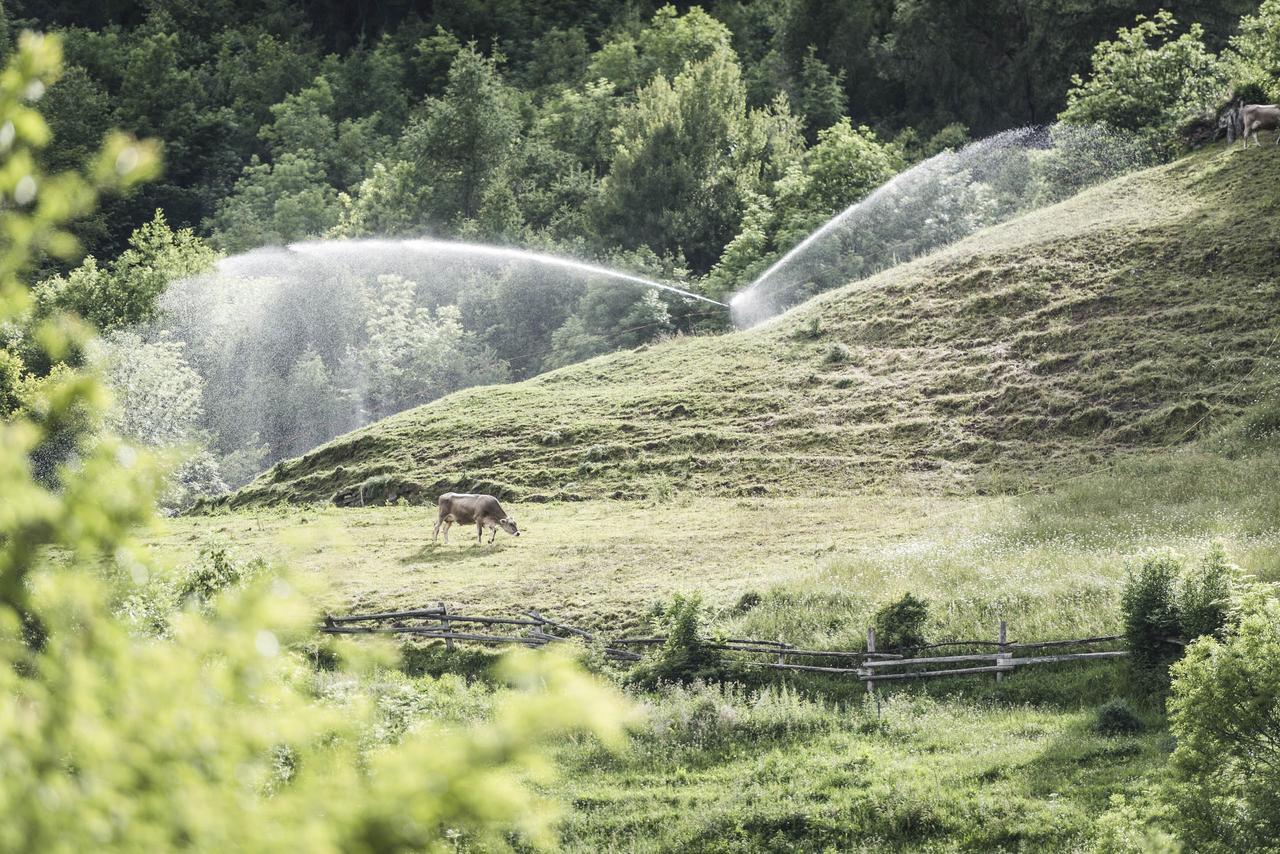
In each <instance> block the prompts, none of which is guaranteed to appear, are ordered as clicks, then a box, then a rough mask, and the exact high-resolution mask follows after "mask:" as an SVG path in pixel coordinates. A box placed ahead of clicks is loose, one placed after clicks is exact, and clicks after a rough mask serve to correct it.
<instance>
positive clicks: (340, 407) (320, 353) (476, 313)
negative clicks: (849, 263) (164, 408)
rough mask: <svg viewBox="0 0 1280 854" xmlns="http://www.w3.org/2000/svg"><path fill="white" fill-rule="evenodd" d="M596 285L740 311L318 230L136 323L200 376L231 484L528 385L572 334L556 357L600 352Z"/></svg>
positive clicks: (231, 262) (191, 289)
mask: <svg viewBox="0 0 1280 854" xmlns="http://www.w3.org/2000/svg"><path fill="white" fill-rule="evenodd" d="M589 294H594V297H593V299H594V303H593V304H594V305H596V306H601V305H605V306H607V307H608V310H611V311H616V312H618V313H619V316H624V314H623V313H624V312H626V311H628V310H633V311H637V312H639V314H638V317H640V318H641V321H639V322H641V323H643V321H644V320H647V319H654V320H655V321H656V322H655V323H654V325H655V326H657V325H660V324H663V323H668V322H670V321H669V315H668V314H667V307H665V306H663V305H662V304H661V303H662V302H668V303H670V302H671V301H673V300H689V301H697V302H700V303H710V304H711V305H712V306H714V307H715V308H714V309H708V310H709V311H711V312H713V313H719V312H721V311H725V312H727V310H728V306H727V305H725V304H724V303H722V302H719V301H717V300H714V299H710V298H708V297H705V296H703V295H701V294H697V293H693V292H691V291H688V290H684V289H683V288H680V287H677V286H675V285H671V284H667V283H665V282H660V281H655V280H653V279H650V278H646V277H644V276H638V275H635V274H633V273H629V272H623V271H621V270H615V269H611V268H609V267H605V266H601V265H599V264H592V263H587V262H585V261H579V260H576V259H573V258H566V257H560V256H556V255H550V254H545V253H540V252H530V251H526V250H523V249H513V248H509V247H502V246H488V245H484V244H477V243H461V242H453V241H447V240H430V239H403V240H392V239H366V240H315V241H306V242H300V243H293V244H291V245H289V246H273V247H263V248H259V249H254V250H252V251H249V252H244V253H241V254H239V255H233V256H230V257H228V258H224V259H222V260H221V261H220V262H219V263H218V265H217V267H216V268H215V269H214V270H212V271H210V272H209V273H207V274H204V275H200V276H195V277H192V278H189V279H184V280H181V281H178V282H174V283H173V284H172V285H170V286H169V288H168V289H167V290H166V292H165V294H164V295H163V296H162V297H161V300H160V312H159V317H158V319H157V320H156V321H155V322H154V323H152V324H151V325H149V326H148V327H147V328H145V329H139V330H136V332H137V333H139V334H140V335H141V336H142V337H143V339H144V341H145V342H146V343H147V344H148V345H154V346H159V347H170V348H174V347H176V348H177V351H178V352H179V353H180V357H179V358H180V359H181V361H182V363H183V365H184V366H185V368H189V370H190V372H191V374H193V375H194V376H195V377H197V378H198V383H197V384H198V387H199V397H200V399H201V400H200V403H201V405H200V406H199V409H200V416H199V418H200V423H199V425H198V426H199V429H200V431H201V432H202V433H203V434H204V435H206V436H208V437H209V438H210V443H211V445H212V446H213V449H214V451H215V454H216V456H218V457H219V459H220V460H222V463H220V465H221V470H222V474H223V476H224V478H225V480H226V481H227V482H228V483H230V484H231V485H233V486H234V485H237V484H239V483H242V482H243V481H244V480H245V479H246V478H247V477H248V476H251V475H252V474H254V473H256V472H258V471H261V470H262V469H263V468H265V467H267V466H269V465H271V464H272V463H274V462H275V461H277V460H279V459H285V458H288V457H292V456H297V455H299V454H302V453H305V452H307V451H309V450H311V449H312V448H314V447H316V446H317V445H319V444H321V443H323V442H324V441H326V440H328V439H330V438H332V437H334V436H337V435H339V434H341V433H344V432H347V431H348V430H352V429H355V428H357V427H360V426H362V425H364V424H368V423H370V422H372V421H375V420H378V419H380V418H383V417H386V416H388V415H392V414H394V413H396V412H399V411H402V410H404V409H408V408H411V407H413V406H416V405H418V404H422V403H427V402H430V401H432V400H435V399H436V398H438V397H441V396H442V395H445V394H448V393H450V392H452V391H455V390H458V389H462V388H467V387H469V386H476V385H485V384H490V383H498V382H506V381H510V380H518V379H524V378H526V377H529V376H532V375H534V374H536V373H538V372H540V371H541V370H544V369H545V368H546V367H547V366H548V364H556V363H555V362H553V361H551V360H552V358H554V357H559V358H560V360H561V361H560V362H559V363H561V364H562V363H563V359H564V358H566V357H564V356H559V354H558V353H557V351H555V350H554V347H555V344H556V334H557V332H559V330H561V329H562V328H566V327H567V328H568V329H569V334H567V335H565V336H563V337H565V338H566V340H568V341H569V342H570V343H568V344H566V345H564V347H563V350H562V351H560V352H563V353H567V354H570V355H569V356H568V357H567V358H573V354H575V353H577V352H585V355H593V353H592V352H591V351H590V349H589V346H585V347H584V345H582V344H581V343H579V342H581V341H582V340H584V339H586V340H587V342H588V345H590V344H591V340H590V338H589V336H588V335H584V334H583V333H581V332H578V333H576V334H577V336H578V337H577V339H575V338H574V337H573V336H574V334H575V333H574V332H573V328H572V327H573V324H572V323H570V322H569V321H570V320H571V319H575V318H577V315H576V314H575V312H576V311H577V310H578V307H579V305H580V304H581V301H582V300H583V299H585V298H586V296H587V295H589ZM648 294H664V295H665V296H664V298H663V300H661V301H660V300H657V299H654V298H653V297H648V296H647V295H648ZM642 295H645V299H641V298H640V297H641V296H642ZM650 303H652V304H650ZM628 306H630V307H631V308H630V309H628ZM646 312H648V313H646ZM695 316H697V315H695ZM579 323H580V321H579ZM636 328H638V329H644V328H645V327H643V326H638V327H636ZM632 331H633V330H632V329H627V330H624V332H627V333H630V332H632ZM634 337H635V336H633V338H634ZM629 340H632V339H626V340H624V341H622V342H621V343H622V345H623V346H626V345H627V341H629ZM574 347H578V348H580V350H575V349H573V348H574ZM597 351H598V345H597ZM585 355H584V356H581V357H585ZM581 357H580V358H581Z"/></svg>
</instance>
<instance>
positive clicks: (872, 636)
mask: <svg viewBox="0 0 1280 854" xmlns="http://www.w3.org/2000/svg"><path fill="white" fill-rule="evenodd" d="M875 651H876V630H875V627H874V626H867V652H875ZM872 672H874V671H872ZM867 693H868V694H870V695H872V696H875V693H876V683H875V680H873V679H868V680H867Z"/></svg>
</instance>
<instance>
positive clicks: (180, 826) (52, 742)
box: [0, 33, 626, 851]
mask: <svg viewBox="0 0 1280 854" xmlns="http://www.w3.org/2000/svg"><path fill="white" fill-rule="evenodd" d="M59 45H60V42H59V40H58V39H57V38H56V37H54V36H47V37H40V36H36V35H34V34H31V33H24V34H23V36H22V38H21V40H20V42H19V44H18V47H17V49H16V51H14V52H13V53H12V55H11V58H10V62H9V64H8V67H7V69H6V70H5V71H4V73H3V74H0V126H4V127H7V128H10V129H11V130H12V132H11V134H10V137H11V138H10V139H9V140H8V143H7V145H6V146H5V147H4V150H3V151H0V176H3V177H0V184H3V185H4V187H3V189H4V193H5V196H6V199H10V200H11V199H13V198H14V196H15V195H17V196H18V198H19V199H20V200H21V197H22V196H23V194H26V193H29V194H30V195H31V196H32V199H29V200H27V201H28V202H32V203H30V204H28V203H27V202H21V203H19V204H9V203H6V204H5V205H3V206H2V207H0V245H3V247H4V251H3V252H0V327H5V326H6V325H7V324H11V323H20V322H21V321H22V318H23V316H24V312H25V310H26V309H27V307H28V306H29V305H30V296H29V293H28V288H27V285H26V283H25V282H24V281H23V279H22V271H23V270H25V269H27V268H28V267H29V264H30V262H31V260H32V259H33V258H35V257H41V256H42V253H45V252H48V253H51V254H52V255H53V256H54V257H56V258H58V259H60V260H66V259H67V257H68V256H69V255H71V254H72V252H73V251H74V246H75V241H74V239H73V238H72V236H71V235H70V234H68V233H67V232H65V231H63V230H62V227H63V226H65V225H66V223H67V222H69V221H71V220H72V219H75V218H77V217H82V216H85V215H87V214H89V213H90V212H91V209H92V207H93V201H94V199H95V198H96V194H97V190H98V189H109V188H113V187H115V188H120V189H126V188H128V186H130V185H131V184H133V183H135V182H136V180H137V179H139V178H144V177H146V176H147V175H149V174H154V172H155V168H156V156H155V149H156V146H154V145H151V144H146V143H138V142H135V141H132V140H129V139H127V138H125V137H122V136H113V137H111V138H110V139H109V140H108V143H107V145H106V146H104V150H103V151H102V153H101V154H100V155H99V156H98V157H96V158H95V159H94V162H93V163H92V164H91V165H90V170H91V176H90V177H91V179H92V180H89V179H86V178H85V177H82V176H80V175H78V174H74V173H63V174H60V175H56V176H46V175H44V174H43V173H42V171H41V170H40V168H39V167H38V165H37V164H38V162H39V161H38V158H37V155H38V154H39V149H40V148H41V147H42V146H43V145H44V143H45V142H47V140H48V138H49V133H48V128H47V126H46V124H45V122H44V120H43V119H42V118H41V116H40V115H39V113H37V112H36V111H35V110H34V108H32V107H30V106H28V102H30V101H34V100H36V99H38V98H39V96H40V93H41V92H43V91H44V89H45V88H46V87H47V86H49V85H50V84H52V83H53V82H54V81H55V80H56V78H57V75H58V71H59V68H60V57H61V54H60V49H59ZM15 184H16V185H17V186H16V190H17V192H16V193H15V187H14V185H15ZM37 192H38V194H39V198H38V201H34V198H35V195H36V193H37ZM80 338H81V335H80V333H78V332H77V327H74V326H73V325H70V324H53V325H50V326H49V327H47V328H46V329H45V330H44V331H43V332H42V334H41V335H40V336H38V346H40V347H41V348H42V349H43V351H44V352H42V353H41V356H42V357H43V358H51V357H52V356H53V355H55V354H57V353H65V352H68V350H69V349H71V348H72V346H73V345H74V346H75V347H79V346H80V345H82V344H83V341H82V340H78V339H80ZM104 398H105V395H104V393H103V389H102V387H101V385H100V384H99V382H98V381H97V379H96V378H95V377H94V376H93V375H91V374H88V373H85V372H82V371H78V370H75V369H73V368H70V367H67V368H66V369H65V370H64V371H62V372H59V373H55V374H51V376H50V378H49V379H48V380H47V381H46V384H45V396H44V403H45V406H44V408H43V411H42V412H41V419H40V420H39V421H38V422H37V421H33V420H30V419H29V418H26V417H17V418H13V419H10V420H6V421H3V422H0V495H2V496H4V498H3V501H4V508H5V510H4V512H0V767H3V768H4V773H3V774H0V804H3V805H4V808H5V810H4V811H5V821H4V822H3V823H2V824H0V851H50V850H85V851H89V850H93V851H152V850H171V849H178V848H182V849H191V850H205V851H209V850H229V851H239V850H244V851H257V850H279V849H288V848H299V847H307V848H314V849H316V850H325V851H339V850H341V851H371V850H379V851H407V850H414V851H424V850H431V851H437V850H445V849H457V848H464V849H468V850H499V849H507V848H510V847H511V846H512V845H520V846H522V847H529V846H534V847H539V846H540V847H548V848H549V847H551V846H552V844H553V842H554V839H553V833H554V816H553V815H552V814H551V811H549V810H548V809H547V806H548V805H547V804H546V803H545V802H544V801H543V799H541V798H539V797H538V796H536V795H535V794H534V793H533V792H532V791H531V789H530V788H529V787H528V785H527V784H526V782H537V781H539V780H540V779H541V780H545V772H546V770H547V768H548V767H549V766H548V765H547V763H546V761H545V759H544V758H543V757H542V755H541V750H540V749H539V748H538V747H537V745H538V744H539V743H540V742H545V740H546V738H547V737H548V736H550V735H552V734H553V733H557V732H564V731H566V730H569V729H578V730H583V731H595V732H599V733H600V734H601V735H604V736H606V737H616V736H617V735H619V734H620V729H619V726H620V721H622V720H623V719H624V716H625V714H626V711H625V707H623V706H622V705H621V704H620V703H619V702H618V701H617V700H616V698H613V696H612V695H611V694H610V693H608V692H605V691H603V689H602V688H601V687H600V686H599V685H597V684H596V683H594V682H591V681H590V680H587V679H586V678H585V677H584V676H583V674H582V673H581V672H580V671H579V670H578V669H577V668H575V667H573V666H571V665H569V664H568V663H567V662H566V661H565V660H564V659H563V657H562V656H560V655H558V654H555V653H551V654H547V653H543V654H537V655H521V656H511V657H508V659H507V660H506V663H505V664H504V666H503V671H502V672H501V673H500V674H499V678H500V679H501V680H503V681H504V682H506V683H508V684H510V685H512V686H513V687H517V688H523V689H526V690H525V691H524V692H522V696H521V697H520V698H519V699H517V700H515V701H513V702H506V703H501V704H498V705H497V706H496V707H495V709H494V712H493V716H492V719H491V720H489V721H488V722H486V723H484V724H483V725H480V726H477V727H474V728H458V729H456V730H451V731H449V732H439V731H433V732H429V733H428V732H415V733H408V734H406V735H405V736H404V738H403V739H402V740H401V743H400V744H399V745H398V746H397V747H396V748H395V749H386V748H382V749H379V748H378V747H377V746H375V745H370V744H369V742H368V733H369V730H370V729H371V727H372V725H373V724H374V723H375V722H376V718H375V716H374V714H373V710H372V709H371V708H370V707H369V704H367V703H351V704H348V705H347V706H346V707H344V708H341V709H334V708H326V707H325V706H323V705H321V704H318V703H316V702H315V693H314V691H313V685H312V684H311V682H310V680H309V678H308V677H309V673H308V670H307V667H306V665H305V662H304V660H303V659H302V657H301V656H299V655H298V654H297V653H296V652H295V651H294V649H293V646H292V645H293V644H294V643H296V642H298V641H299V640H301V639H303V638H312V637H314V603H313V602H309V601H307V600H306V599H305V598H304V597H303V596H302V595H301V594H300V593H299V591H298V588H297V585H296V584H290V583H286V581H285V580H284V579H280V578H270V579H269V578H259V579H256V580H254V581H252V582H250V583H247V584H244V585H240V584H239V583H232V584H230V585H228V584H227V581H228V579H230V578H233V577H235V576H237V575H238V572H237V571H236V570H234V569H232V566H231V564H229V563H228V562H227V561H226V560H225V559H219V560H218V561H217V562H215V563H214V564H212V565H210V566H209V567H205V568H204V569H202V570H200V571H199V572H197V573H195V574H193V575H192V576H190V577H188V578H187V579H186V580H185V581H184V584H185V585H186V586H187V587H188V588H189V589H190V590H191V591H192V592H200V591H205V592H212V591H215V590H217V589H219V588H221V592H217V593H214V595H213V597H212V601H211V602H210V603H209V604H210V609H209V610H210V614H205V613H202V612H201V609H191V610H190V611H187V612H184V613H182V614H181V615H179V616H178V617H177V618H175V619H174V621H173V624H174V625H173V635H174V640H173V642H170V641H167V640H156V639H152V638H142V639H140V638H137V637H135V636H133V635H132V634H131V632H130V631H129V626H128V623H127V622H126V621H124V620H121V619H119V618H118V617H117V616H116V614H115V613H114V612H113V610H112V608H111V607H110V605H111V603H112V602H113V601H118V600H119V599H120V598H122V596H123V594H124V593H126V592H127V591H128V584H129V583H131V581H132V579H139V580H140V579H143V578H146V577H147V576H148V574H149V571H150V568H149V567H148V566H147V565H146V563H145V559H146V553H145V552H144V551H143V550H141V549H138V548H137V547H136V545H135V544H134V543H133V542H132V539H131V537H130V534H129V532H130V531H132V530H134V529H136V528H137V527H139V526H141V525H144V524H146V523H148V522H151V521H153V519H154V497H155V493H156V490H157V489H158V488H159V486H160V478H159V477H158V476H157V475H156V473H155V470H154V468H153V467H152V466H151V465H150V464H149V462H148V461H147V459H146V458H145V457H144V456H140V455H136V454H132V453H130V452H128V451H126V450H125V449H124V448H122V446H121V445H120V444H119V442H118V441H116V440H115V438H114V437H112V436H110V435H109V434H107V433H106V432H105V431H99V430H97V429H96V427H97V425H98V424H99V423H100V422H101V415H102V404H103V401H104ZM78 413H85V414H86V415H85V417H84V419H83V420H81V419H80V418H77V417H73V416H76V415H77V414H78ZM59 430H60V431H62V435H63V436H64V437H65V440H66V444H67V447H68V448H70V449H72V450H73V451H74V452H75V462H76V464H75V465H69V466H65V467H63V468H62V469H61V470H60V471H59V472H58V486H57V488H51V487H50V486H48V485H47V484H46V483H41V482H39V481H37V480H36V479H35V478H34V477H33V466H32V465H31V459H30V457H31V454H32V452H33V451H35V450H36V449H37V448H39V447H41V446H42V445H43V444H44V443H46V442H47V441H48V439H49V436H50V435H51V433H53V432H54V431H59ZM14 508H19V509H20V510H15V509H14ZM104 565H105V566H107V567H112V568H114V569H115V572H103V571H101V569H102V567H103V566H104ZM113 580H114V581H115V582H116V585H115V587H113V586H111V582H112V581H113ZM24 626H33V627H37V628H38V629H39V640H40V642H39V643H38V644H33V643H30V642H28V641H26V640H25V639H24V637H23V628H24ZM33 634H34V632H28V633H27V635H28V637H30V636H32V635H33ZM348 653H349V654H350V656H351V657H352V658H355V657H357V656H359V657H361V658H364V659H365V660H367V661H369V663H370V664H372V663H374V661H375V660H376V658H377V652H376V651H375V650H369V651H368V652H365V651H364V650H361V651H354V650H345V649H344V650H343V658H344V659H345V658H346V657H347V654H348ZM344 670H345V673H344V674H343V676H344V677H345V679H346V680H347V681H351V680H352V679H353V677H354V676H356V675H357V673H356V671H355V668H354V666H353V665H352V664H351V663H346V664H344ZM424 781H425V782H424ZM318 805H319V806H320V807H322V808H317V807H318Z"/></svg>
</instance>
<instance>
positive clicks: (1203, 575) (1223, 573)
mask: <svg viewBox="0 0 1280 854" xmlns="http://www.w3.org/2000/svg"><path fill="white" fill-rule="evenodd" d="M1235 588H1236V583H1235V577H1234V570H1233V568H1232V566H1231V564H1229V563H1228V562H1227V558H1226V553H1225V552H1224V551H1223V549H1222V547H1221V546H1214V548H1213V549H1212V550H1211V551H1210V552H1209V554H1207V555H1206V556H1205V558H1204V560H1202V561H1201V562H1200V564H1199V565H1198V566H1196V567H1194V568H1192V569H1191V570H1189V571H1185V572H1184V570H1183V566H1182V564H1181V563H1180V562H1179V561H1178V560H1176V559H1174V558H1172V557H1156V558H1152V559H1150V560H1148V561H1146V562H1145V563H1144V564H1143V565H1142V567H1141V568H1140V569H1139V570H1138V571H1137V572H1136V573H1130V575H1129V577H1128V579H1127V580H1126V581H1125V587H1124V593H1123V596H1122V598H1121V609H1122V610H1123V612H1124V634H1125V640H1126V641H1127V642H1128V645H1129V651H1130V656H1131V657H1130V661H1131V662H1132V664H1133V667H1134V670H1135V671H1136V672H1137V673H1138V674H1139V676H1140V678H1141V679H1142V680H1143V681H1146V682H1148V683H1149V684H1148V687H1157V688H1164V687H1167V685H1168V680H1169V667H1170V665H1172V664H1173V663H1174V662H1175V661H1177V660H1178V659H1179V658H1180V657H1181V656H1182V651H1183V648H1184V647H1185V645H1186V644H1187V643H1189V642H1190V641H1193V640H1195V639H1196V638H1200V637H1206V636H1207V637H1217V638H1221V637H1223V634H1224V632H1225V631H1226V629H1227V626H1228V624H1229V623H1230V620H1231V599H1232V595H1233V593H1234V591H1235Z"/></svg>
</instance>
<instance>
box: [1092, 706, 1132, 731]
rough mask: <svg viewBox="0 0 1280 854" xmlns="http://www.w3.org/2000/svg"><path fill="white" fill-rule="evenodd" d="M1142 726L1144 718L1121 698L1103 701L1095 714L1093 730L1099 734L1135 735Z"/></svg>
mask: <svg viewBox="0 0 1280 854" xmlns="http://www.w3.org/2000/svg"><path fill="white" fill-rule="evenodd" d="M1142 727H1143V724H1142V719H1141V718H1139V717H1138V716H1137V714H1135V713H1134V711H1133V708H1132V707H1131V706H1130V705H1129V704H1128V703H1127V702H1125V701H1124V700H1121V699H1119V698H1116V699H1112V700H1108V701H1107V702H1105V703H1103V704H1102V705H1101V706H1099V707H1098V710H1097V711H1096V712H1095V713H1094V716H1093V731H1094V732H1096V733H1097V734H1098V735H1134V734H1135V733H1139V732H1142Z"/></svg>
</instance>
